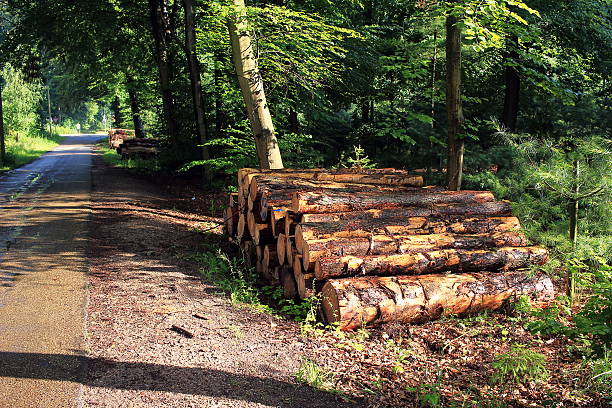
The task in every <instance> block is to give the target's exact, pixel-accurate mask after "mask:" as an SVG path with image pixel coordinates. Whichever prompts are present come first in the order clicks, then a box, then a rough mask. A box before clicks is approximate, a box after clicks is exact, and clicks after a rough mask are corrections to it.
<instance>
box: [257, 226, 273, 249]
mask: <svg viewBox="0 0 612 408" xmlns="http://www.w3.org/2000/svg"><path fill="white" fill-rule="evenodd" d="M253 242H255V244H257V245H268V244H271V243H273V242H274V235H272V230H271V229H270V226H269V225H268V224H257V227H256V229H255V233H254V234H253Z"/></svg>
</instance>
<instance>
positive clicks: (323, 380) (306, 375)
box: [295, 359, 335, 392]
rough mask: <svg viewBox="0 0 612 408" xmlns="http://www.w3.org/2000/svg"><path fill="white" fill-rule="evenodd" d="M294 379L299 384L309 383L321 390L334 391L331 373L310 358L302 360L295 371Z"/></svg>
mask: <svg viewBox="0 0 612 408" xmlns="http://www.w3.org/2000/svg"><path fill="white" fill-rule="evenodd" d="M295 380H296V381H297V382H298V383H300V384H306V385H309V386H310V387H312V388H315V389H317V390H321V391H327V392H333V391H335V388H334V383H333V375H332V374H330V373H328V372H326V371H324V370H323V369H322V368H321V367H319V366H318V365H317V364H316V363H315V362H314V361H312V360H308V359H305V360H302V364H301V365H300V368H299V369H298V371H297V372H296V373H295Z"/></svg>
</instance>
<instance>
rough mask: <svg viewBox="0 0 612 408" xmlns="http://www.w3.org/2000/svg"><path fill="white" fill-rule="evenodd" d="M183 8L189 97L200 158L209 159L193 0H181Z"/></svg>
mask: <svg viewBox="0 0 612 408" xmlns="http://www.w3.org/2000/svg"><path fill="white" fill-rule="evenodd" d="M183 10H184V12H185V54H186V56H187V65H188V66H189V80H190V82H191V97H192V99H193V111H194V114H195V124H196V130H197V132H198V143H199V145H200V146H201V147H200V149H201V150H200V152H201V156H202V160H208V159H210V154H209V152H208V148H207V147H206V146H205V145H204V143H205V142H206V140H207V139H208V123H207V122H206V105H205V104H204V92H202V81H201V78H200V62H199V61H198V57H197V55H196V44H195V43H196V32H195V17H194V8H193V0H183Z"/></svg>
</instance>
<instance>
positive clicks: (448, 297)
mask: <svg viewBox="0 0 612 408" xmlns="http://www.w3.org/2000/svg"><path fill="white" fill-rule="evenodd" d="M521 295H527V296H529V297H531V298H532V299H533V300H535V301H536V302H546V301H551V300H552V299H553V298H554V296H555V289H554V287H553V284H552V282H551V280H550V278H549V277H548V276H546V275H544V274H535V275H532V274H530V273H525V272H509V273H505V274H500V273H470V274H458V275H453V274H447V275H423V276H397V277H361V278H351V279H333V280H330V281H328V282H327V283H326V284H325V286H324V287H323V289H322V301H321V311H322V315H323V317H324V319H325V320H326V322H327V323H338V325H339V328H340V329H341V330H352V329H356V328H359V327H363V326H366V325H376V324H383V323H388V322H399V323H415V322H424V321H428V320H434V319H437V318H439V317H441V316H450V315H457V314H459V315H464V314H469V313H476V312H480V311H482V310H495V309H500V308H501V307H503V306H504V305H505V304H506V303H507V302H508V301H509V300H511V299H517V298H518V297H519V296H521Z"/></svg>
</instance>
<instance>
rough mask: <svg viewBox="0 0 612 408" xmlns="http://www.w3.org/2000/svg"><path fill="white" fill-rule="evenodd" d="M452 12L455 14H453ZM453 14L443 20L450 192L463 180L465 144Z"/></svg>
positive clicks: (457, 20)
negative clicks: (444, 30)
mask: <svg viewBox="0 0 612 408" xmlns="http://www.w3.org/2000/svg"><path fill="white" fill-rule="evenodd" d="M453 12H454V11H453ZM459 24H460V18H459V17H457V16H455V15H452V14H451V15H449V16H448V17H446V110H447V117H448V163H447V174H446V178H447V180H446V181H447V183H448V189H449V190H460V189H461V181H462V178H463V152H464V148H465V147H464V141H463V139H462V138H461V137H459V134H460V133H461V130H462V124H463V109H462V106H461V26H460V25H459Z"/></svg>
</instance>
